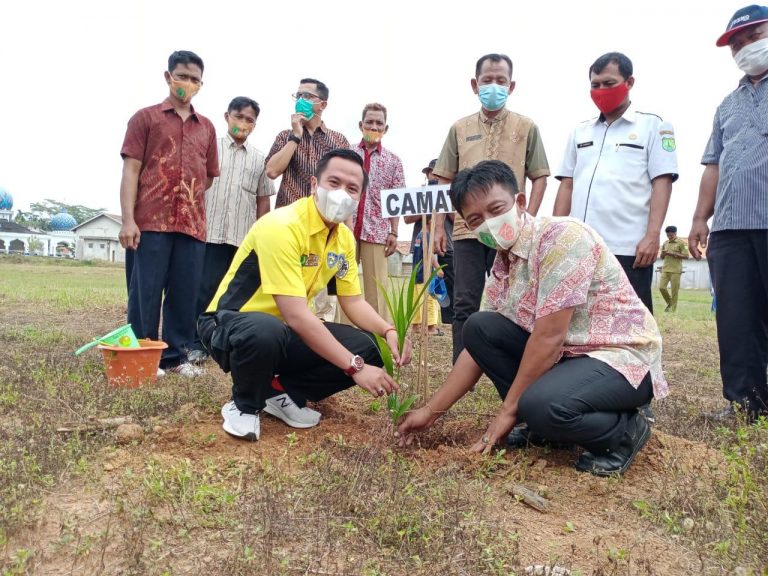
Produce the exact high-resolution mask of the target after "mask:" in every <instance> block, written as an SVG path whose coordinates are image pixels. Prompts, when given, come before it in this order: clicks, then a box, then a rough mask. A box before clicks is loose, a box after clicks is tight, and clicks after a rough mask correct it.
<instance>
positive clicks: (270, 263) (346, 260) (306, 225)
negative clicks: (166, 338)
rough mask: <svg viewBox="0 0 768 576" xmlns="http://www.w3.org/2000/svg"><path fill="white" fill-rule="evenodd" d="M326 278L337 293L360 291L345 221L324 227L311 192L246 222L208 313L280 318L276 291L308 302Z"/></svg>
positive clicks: (318, 290) (354, 294)
mask: <svg viewBox="0 0 768 576" xmlns="http://www.w3.org/2000/svg"><path fill="white" fill-rule="evenodd" d="M331 281H333V282H335V284H336V294H338V295H339V296H357V295H358V294H360V293H361V292H360V281H359V280H358V275H357V263H356V261H355V238H354V236H353V234H352V231H351V230H350V229H349V228H347V226H345V225H344V224H339V225H337V226H336V227H335V228H334V229H333V230H329V229H328V227H327V226H326V225H325V222H323V220H322V218H321V217H320V214H319V213H318V211H317V206H316V205H315V200H314V198H313V197H311V196H310V197H309V198H302V199H301V200H297V201H296V202H294V203H293V204H290V205H289V206H285V207H283V208H278V209H277V210H273V211H272V212H269V213H268V214H266V215H265V216H264V217H262V218H260V219H259V220H258V221H257V222H256V223H255V224H254V225H253V226H252V227H251V229H250V231H249V232H248V234H246V236H245V239H244V240H243V243H242V244H241V245H240V248H239V249H238V251H237V252H236V253H235V257H234V259H233V260H232V264H231V265H230V267H229V270H228V271H227V274H226V275H225V276H224V279H223V280H222V281H221V284H219V288H218V290H217V291H216V295H215V296H214V297H213V300H212V301H211V303H210V305H209V306H208V310H207V312H216V311H218V310H239V311H241V312H265V313H267V314H272V315H273V316H277V317H278V318H280V319H282V316H281V315H280V310H278V308H277V304H275V299H274V296H275V295H279V296H300V297H302V298H306V299H307V302H308V303H309V302H310V301H311V300H312V298H313V297H314V296H315V295H316V294H317V293H318V292H320V290H321V289H322V288H324V287H325V286H327V285H328V283H329V282H331ZM308 305H309V304H308Z"/></svg>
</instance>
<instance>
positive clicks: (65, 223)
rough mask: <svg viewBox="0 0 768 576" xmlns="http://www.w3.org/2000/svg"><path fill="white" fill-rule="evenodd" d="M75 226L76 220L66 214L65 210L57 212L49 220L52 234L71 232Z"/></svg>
mask: <svg viewBox="0 0 768 576" xmlns="http://www.w3.org/2000/svg"><path fill="white" fill-rule="evenodd" d="M75 226H77V220H75V217H74V216H72V215H71V214H68V213H67V211H66V210H64V211H62V212H59V213H58V214H56V216H54V217H53V218H51V230H53V231H54V232H64V231H68V230H72V228H74V227H75Z"/></svg>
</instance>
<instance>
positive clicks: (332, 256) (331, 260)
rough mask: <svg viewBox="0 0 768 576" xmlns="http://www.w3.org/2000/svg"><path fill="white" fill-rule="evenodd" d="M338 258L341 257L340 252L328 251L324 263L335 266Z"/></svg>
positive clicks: (330, 266) (331, 266) (329, 266)
mask: <svg viewBox="0 0 768 576" xmlns="http://www.w3.org/2000/svg"><path fill="white" fill-rule="evenodd" d="M339 258H343V255H342V254H336V252H328V257H327V258H326V260H325V261H326V263H327V264H328V268H333V267H334V266H336V264H337V263H338V261H339Z"/></svg>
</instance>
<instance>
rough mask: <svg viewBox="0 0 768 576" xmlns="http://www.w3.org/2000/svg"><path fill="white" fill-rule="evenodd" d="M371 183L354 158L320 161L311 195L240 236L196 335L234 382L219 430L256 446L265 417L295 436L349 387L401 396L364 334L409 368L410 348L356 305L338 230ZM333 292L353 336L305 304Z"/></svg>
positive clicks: (344, 235)
mask: <svg viewBox="0 0 768 576" xmlns="http://www.w3.org/2000/svg"><path fill="white" fill-rule="evenodd" d="M367 182H368V176H367V174H366V173H365V170H364V169H363V161H362V159H361V158H360V156H358V155H357V154H355V153H354V152H353V151H351V150H343V149H336V150H331V151H330V152H328V153H327V154H325V155H324V156H323V157H322V158H321V159H320V162H319V163H318V165H317V168H316V171H315V176H314V177H312V180H311V184H312V195H311V196H310V197H308V198H304V199H301V200H297V201H296V202H294V203H293V204H291V205H289V206H286V207H284V208H279V209H277V210H275V211H273V212H270V213H269V214H267V215H266V216H264V217H263V218H261V219H259V220H258V221H257V222H256V223H255V224H254V225H253V227H252V228H251V230H250V231H249V232H248V234H247V235H246V237H245V239H244V240H243V243H242V244H241V245H240V248H239V249H238V251H237V253H236V254H235V258H234V260H233V261H232V265H231V266H230V268H229V270H228V271H227V274H226V275H225V276H224V279H223V280H222V282H221V284H220V285H219V289H218V290H217V292H216V295H215V296H214V297H213V300H212V301H211V304H210V306H209V307H208V310H207V311H206V312H205V313H204V314H203V315H201V316H200V318H199V320H198V332H199V333H200V338H201V340H202V342H203V345H204V346H205V347H206V349H207V350H208V352H209V353H210V355H211V357H212V358H213V359H214V360H215V361H216V362H217V363H218V364H219V366H221V368H222V369H223V370H224V371H225V372H231V373H232V401H230V402H228V403H227V404H225V405H224V407H223V408H222V409H221V414H222V416H223V418H224V424H223V427H224V430H225V431H226V432H227V433H229V434H231V435H233V436H236V437H240V438H246V439H249V440H258V439H259V435H260V433H261V425H260V420H259V414H260V412H261V411H262V410H263V411H264V412H266V413H268V414H271V415H272V416H275V417H277V418H279V419H281V420H283V421H284V422H285V423H286V424H288V425H289V426H293V427H295V428H310V427H312V426H315V425H316V424H317V423H318V422H319V420H320V413H319V412H316V411H315V410H312V409H310V408H307V407H306V406H305V405H306V402H307V400H310V401H313V402H316V401H318V400H321V399H323V398H326V397H328V396H330V395H332V394H335V393H336V392H340V391H341V390H345V389H347V388H349V387H351V386H353V385H355V384H357V385H358V386H360V387H361V388H363V389H364V390H367V391H368V392H370V393H371V394H372V395H374V396H384V395H385V394H389V393H390V392H393V391H395V390H397V385H396V384H395V382H394V381H393V380H392V378H390V377H389V375H388V374H387V373H386V372H385V371H384V370H383V369H382V368H381V366H382V364H383V362H382V359H381V356H380V355H379V352H378V348H377V347H376V344H375V340H374V338H373V336H372V335H371V334H370V333H375V334H379V335H380V336H383V337H384V338H385V339H386V341H387V344H388V345H389V347H390V349H391V350H392V355H393V358H394V360H395V362H397V363H399V364H400V365H403V364H407V363H408V362H409V361H410V356H411V351H410V342H407V341H406V345H405V347H404V350H403V353H402V354H400V353H399V352H398V346H397V334H396V332H395V330H394V328H393V327H392V326H390V325H389V324H388V323H387V322H386V321H385V320H384V319H383V318H381V317H380V316H379V315H378V314H377V312H376V311H375V310H374V309H373V308H371V306H370V305H369V304H368V303H367V302H366V301H365V299H364V298H363V297H362V295H361V291H360V282H359V280H358V273H357V264H356V262H355V239H354V236H353V234H352V231H351V230H350V229H349V228H347V226H346V225H345V224H343V222H344V221H346V220H347V219H348V218H350V217H351V216H352V214H353V213H354V212H355V210H357V204H358V200H359V197H360V195H361V194H362V192H363V190H365V187H366V185H367ZM329 282H330V287H332V288H333V287H335V291H336V294H337V295H338V297H339V304H340V305H341V308H342V310H343V311H344V313H345V314H346V315H347V317H348V318H349V319H350V320H351V321H352V323H353V324H355V326H358V327H359V328H360V329H357V328H355V327H353V326H347V325H344V324H334V323H331V322H322V321H321V320H320V319H318V318H317V317H316V316H315V315H314V314H313V313H312V311H311V310H310V308H309V305H308V302H309V301H311V299H312V298H313V297H314V296H315V295H316V294H317V293H318V292H319V291H320V290H321V289H322V288H324V287H326V286H328V285H329Z"/></svg>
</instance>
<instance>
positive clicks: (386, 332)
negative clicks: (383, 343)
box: [384, 326, 397, 338]
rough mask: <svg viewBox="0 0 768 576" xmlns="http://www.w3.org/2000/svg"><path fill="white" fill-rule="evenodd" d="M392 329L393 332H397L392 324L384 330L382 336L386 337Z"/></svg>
mask: <svg viewBox="0 0 768 576" xmlns="http://www.w3.org/2000/svg"><path fill="white" fill-rule="evenodd" d="M392 331H394V332H397V328H395V327H394V326H390V327H389V328H387V329H386V330H384V338H386V337H387V334H389V333H390V332H392Z"/></svg>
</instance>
